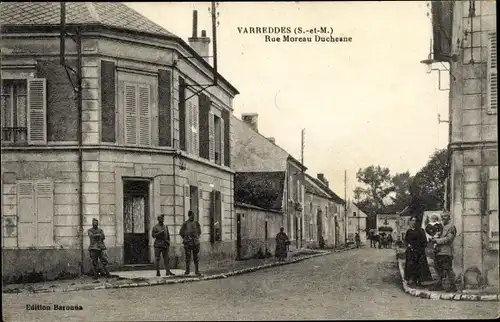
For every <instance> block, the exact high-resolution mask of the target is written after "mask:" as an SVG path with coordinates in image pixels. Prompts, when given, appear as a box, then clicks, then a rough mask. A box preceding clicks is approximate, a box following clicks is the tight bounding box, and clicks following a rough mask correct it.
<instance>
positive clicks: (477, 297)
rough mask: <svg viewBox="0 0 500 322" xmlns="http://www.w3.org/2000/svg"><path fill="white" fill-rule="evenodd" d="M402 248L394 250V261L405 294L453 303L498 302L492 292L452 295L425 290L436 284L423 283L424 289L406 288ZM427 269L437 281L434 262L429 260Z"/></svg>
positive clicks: (468, 292)
mask: <svg viewBox="0 0 500 322" xmlns="http://www.w3.org/2000/svg"><path fill="white" fill-rule="evenodd" d="M404 253H405V250H404V248H396V259H397V261H398V267H399V273H400V274H401V279H402V281H403V289H404V291H405V292H406V293H408V294H410V295H413V296H416V297H421V298H425V299H431V300H453V301H498V300H499V294H498V293H493V292H487V290H483V291H481V290H471V291H468V290H459V291H457V292H454V293H449V292H445V291H431V290H428V289H427V288H428V287H429V286H431V285H435V284H436V282H431V283H425V284H424V288H413V287H410V286H408V283H407V282H406V281H405V279H404V264H405V259H404ZM427 258H428V260H429V269H430V271H431V275H432V279H433V280H434V281H436V280H437V279H438V277H437V273H436V271H435V269H434V262H433V261H432V259H429V257H427Z"/></svg>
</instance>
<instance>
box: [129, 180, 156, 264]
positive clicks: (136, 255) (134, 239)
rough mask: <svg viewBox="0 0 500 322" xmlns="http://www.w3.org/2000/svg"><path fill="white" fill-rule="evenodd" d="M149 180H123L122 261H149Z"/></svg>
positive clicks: (138, 262) (146, 262)
mask: <svg viewBox="0 0 500 322" xmlns="http://www.w3.org/2000/svg"><path fill="white" fill-rule="evenodd" d="M149 228H150V220H149V181H146V180H124V182H123V233H124V236H123V257H124V258H123V262H124V264H125V265H127V264H128V265H130V264H148V263H149V262H150V261H149Z"/></svg>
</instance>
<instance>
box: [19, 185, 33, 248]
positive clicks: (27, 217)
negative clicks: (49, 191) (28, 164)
mask: <svg viewBox="0 0 500 322" xmlns="http://www.w3.org/2000/svg"><path fill="white" fill-rule="evenodd" d="M17 215H18V223H19V224H18V228H17V229H18V230H17V238H18V245H19V247H20V248H25V247H33V246H35V244H36V231H35V189H34V185H33V183H32V182H28V181H20V182H18V183H17Z"/></svg>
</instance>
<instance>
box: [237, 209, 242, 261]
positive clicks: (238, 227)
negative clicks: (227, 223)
mask: <svg viewBox="0 0 500 322" xmlns="http://www.w3.org/2000/svg"><path fill="white" fill-rule="evenodd" d="M236 259H241V214H236Z"/></svg>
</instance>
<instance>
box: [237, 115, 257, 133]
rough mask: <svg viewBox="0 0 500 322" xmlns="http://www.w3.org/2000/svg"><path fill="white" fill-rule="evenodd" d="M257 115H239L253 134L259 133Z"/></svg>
mask: <svg viewBox="0 0 500 322" xmlns="http://www.w3.org/2000/svg"><path fill="white" fill-rule="evenodd" d="M258 118H259V114H257V113H244V114H241V119H242V120H243V122H245V123H246V124H248V125H249V126H250V127H251V128H252V129H253V130H254V131H255V132H257V133H259V123H258Z"/></svg>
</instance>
